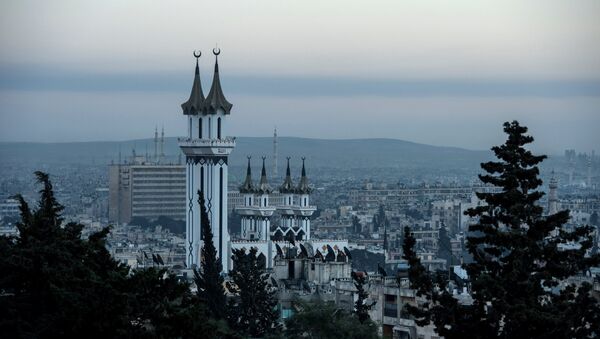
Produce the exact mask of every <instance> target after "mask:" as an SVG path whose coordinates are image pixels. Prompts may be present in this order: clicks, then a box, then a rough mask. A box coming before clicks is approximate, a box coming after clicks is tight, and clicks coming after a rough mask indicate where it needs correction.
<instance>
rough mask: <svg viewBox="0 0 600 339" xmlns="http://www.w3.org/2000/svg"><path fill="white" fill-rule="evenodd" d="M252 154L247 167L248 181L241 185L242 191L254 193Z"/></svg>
mask: <svg viewBox="0 0 600 339" xmlns="http://www.w3.org/2000/svg"><path fill="white" fill-rule="evenodd" d="M250 159H252V157H251V156H248V168H246V181H244V183H243V184H242V186H240V193H254V184H253V183H252V169H251V168H250Z"/></svg>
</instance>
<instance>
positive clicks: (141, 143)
mask: <svg viewBox="0 0 600 339" xmlns="http://www.w3.org/2000/svg"><path fill="white" fill-rule="evenodd" d="M134 147H135V149H136V152H137V153H138V154H144V153H145V152H146V149H147V150H148V152H149V153H150V154H152V153H153V151H154V144H153V141H152V139H143V140H130V141H122V142H114V141H98V142H70V143H23V142H19V143H0V159H1V160H2V161H3V162H15V161H16V162H22V163H48V164H52V163H57V162H70V163H95V164H102V163H106V164H108V163H110V162H111V161H117V159H118V154H119V148H120V149H121V152H122V156H123V159H125V158H126V157H128V156H130V155H131V150H132V149H133V148H134ZM165 153H166V154H167V155H168V156H169V159H170V160H171V161H176V160H177V156H178V155H179V154H180V150H179V147H178V146H177V139H176V138H167V139H165ZM272 153H273V140H272V138H258V137H240V138H237V147H236V149H235V150H234V152H233V154H232V157H231V165H232V166H234V167H238V166H243V165H244V164H245V161H246V156H247V155H252V156H254V159H256V160H255V161H254V164H255V165H258V163H259V159H260V156H263V155H265V156H267V157H268V158H271V155H272ZM278 154H279V164H280V168H283V166H284V163H285V157H286V156H291V157H292V158H293V162H294V163H295V165H296V166H297V165H298V164H299V162H300V157H301V156H305V157H307V161H309V162H310V167H311V168H357V169H358V168H380V167H385V168H390V167H396V168H403V169H419V168H440V167H446V168H449V169H462V168H474V167H475V168H478V167H479V163H480V162H481V161H484V160H486V159H488V158H489V157H490V156H491V152H489V151H471V150H465V149H461V148H455V147H437V146H430V145H424V144H418V143H413V142H408V141H403V140H396V139H345V140H326V139H308V138H295V137H279V139H278ZM270 161H271V160H269V164H270V163H271V162H270Z"/></svg>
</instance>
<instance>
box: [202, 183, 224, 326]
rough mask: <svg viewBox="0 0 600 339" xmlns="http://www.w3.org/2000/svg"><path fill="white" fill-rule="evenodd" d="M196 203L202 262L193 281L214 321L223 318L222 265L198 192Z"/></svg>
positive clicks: (203, 202) (204, 207) (203, 204)
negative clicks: (201, 242) (197, 206)
mask: <svg viewBox="0 0 600 339" xmlns="http://www.w3.org/2000/svg"><path fill="white" fill-rule="evenodd" d="M198 203H199V204H200V224H201V229H202V233H201V234H202V240H203V242H204V246H202V256H201V258H202V260H201V264H200V266H201V270H200V271H198V270H197V269H195V268H194V281H195V282H196V286H197V287H198V296H199V297H200V298H201V299H202V300H204V301H205V302H206V305H207V307H208V309H209V311H210V313H211V316H212V317H214V318H216V319H222V318H224V317H225V289H224V287H223V284H224V279H223V276H222V275H221V271H222V270H223V265H222V264H221V260H220V258H218V257H217V249H216V248H215V245H214V242H213V233H212V228H211V226H210V220H209V219H208V213H207V212H206V206H205V201H204V195H203V194H202V192H201V191H198Z"/></svg>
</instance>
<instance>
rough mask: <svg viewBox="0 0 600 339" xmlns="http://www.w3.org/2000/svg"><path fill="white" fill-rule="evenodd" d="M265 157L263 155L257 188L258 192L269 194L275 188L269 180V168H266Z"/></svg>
mask: <svg viewBox="0 0 600 339" xmlns="http://www.w3.org/2000/svg"><path fill="white" fill-rule="evenodd" d="M265 159H266V157H262V161H263V165H262V170H261V171H260V182H259V183H258V187H257V188H256V192H257V193H261V194H269V193H271V191H272V190H273V189H272V188H271V186H269V183H268V182H267V170H266V169H265Z"/></svg>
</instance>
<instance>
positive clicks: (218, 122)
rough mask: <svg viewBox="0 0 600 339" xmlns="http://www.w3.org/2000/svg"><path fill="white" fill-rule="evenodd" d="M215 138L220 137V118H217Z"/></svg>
mask: <svg viewBox="0 0 600 339" xmlns="http://www.w3.org/2000/svg"><path fill="white" fill-rule="evenodd" d="M217 139H221V118H219V119H217Z"/></svg>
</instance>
